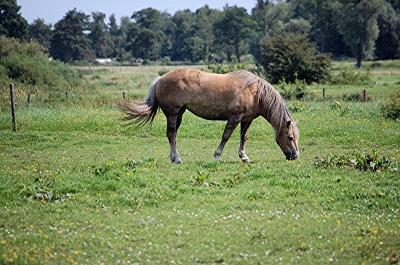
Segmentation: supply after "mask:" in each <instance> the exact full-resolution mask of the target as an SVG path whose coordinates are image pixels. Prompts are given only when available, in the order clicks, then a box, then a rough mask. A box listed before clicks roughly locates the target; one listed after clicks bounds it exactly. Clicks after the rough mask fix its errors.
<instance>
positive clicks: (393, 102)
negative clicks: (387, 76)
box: [381, 92, 400, 121]
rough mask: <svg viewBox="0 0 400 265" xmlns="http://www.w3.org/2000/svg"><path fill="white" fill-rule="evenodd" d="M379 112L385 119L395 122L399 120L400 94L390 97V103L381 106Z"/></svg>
mask: <svg viewBox="0 0 400 265" xmlns="http://www.w3.org/2000/svg"><path fill="white" fill-rule="evenodd" d="M381 111H382V115H383V117H385V118H386V119H391V120H394V121H395V120H397V119H399V118H400V92H397V93H396V94H393V95H391V96H390V101H388V102H386V103H384V104H382V106H381Z"/></svg>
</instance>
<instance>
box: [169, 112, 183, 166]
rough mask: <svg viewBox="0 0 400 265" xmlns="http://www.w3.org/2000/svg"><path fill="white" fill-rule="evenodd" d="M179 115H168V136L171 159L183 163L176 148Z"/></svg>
mask: <svg viewBox="0 0 400 265" xmlns="http://www.w3.org/2000/svg"><path fill="white" fill-rule="evenodd" d="M177 122H178V115H168V116H167V137H168V141H169V145H170V154H169V159H170V160H171V162H172V163H177V164H180V163H182V161H181V159H180V158H179V155H178V150H177V148H176V132H177Z"/></svg>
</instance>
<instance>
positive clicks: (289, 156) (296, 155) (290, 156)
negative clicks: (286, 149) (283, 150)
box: [285, 152, 299, 160]
mask: <svg viewBox="0 0 400 265" xmlns="http://www.w3.org/2000/svg"><path fill="white" fill-rule="evenodd" d="M285 156H286V160H296V159H298V158H299V152H291V153H290V154H285Z"/></svg>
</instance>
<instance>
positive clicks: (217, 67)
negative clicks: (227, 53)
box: [208, 55, 248, 74]
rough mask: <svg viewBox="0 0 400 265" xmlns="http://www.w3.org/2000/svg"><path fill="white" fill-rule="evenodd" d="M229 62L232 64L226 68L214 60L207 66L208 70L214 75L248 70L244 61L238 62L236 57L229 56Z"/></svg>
mask: <svg viewBox="0 0 400 265" xmlns="http://www.w3.org/2000/svg"><path fill="white" fill-rule="evenodd" d="M231 61H232V62H231V63H230V64H229V65H228V66H225V65H224V64H222V63H218V62H217V61H216V60H214V61H212V62H211V63H209V64H208V69H210V70H211V71H212V72H213V73H216V74H226V73H229V72H234V71H237V70H247V68H248V65H247V64H246V63H245V61H243V62H240V61H239V60H238V58H237V57H236V55H232V56H231Z"/></svg>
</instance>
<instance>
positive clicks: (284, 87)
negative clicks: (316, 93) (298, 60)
mask: <svg viewBox="0 0 400 265" xmlns="http://www.w3.org/2000/svg"><path fill="white" fill-rule="evenodd" d="M306 85H307V84H306V82H305V81H304V80H299V79H295V81H294V84H287V83H286V82H285V80H284V79H282V80H281V81H280V82H279V84H278V86H277V88H278V89H279V90H280V92H279V93H280V94H281V96H282V97H283V98H284V99H297V100H301V99H304V98H305V97H306V96H307V95H308V92H307V86H306Z"/></svg>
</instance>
